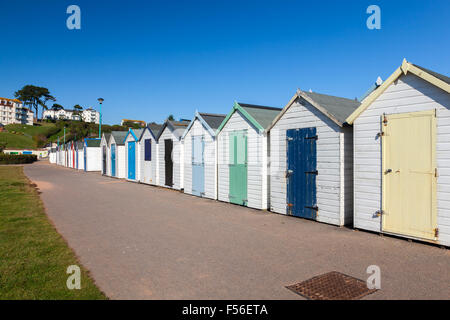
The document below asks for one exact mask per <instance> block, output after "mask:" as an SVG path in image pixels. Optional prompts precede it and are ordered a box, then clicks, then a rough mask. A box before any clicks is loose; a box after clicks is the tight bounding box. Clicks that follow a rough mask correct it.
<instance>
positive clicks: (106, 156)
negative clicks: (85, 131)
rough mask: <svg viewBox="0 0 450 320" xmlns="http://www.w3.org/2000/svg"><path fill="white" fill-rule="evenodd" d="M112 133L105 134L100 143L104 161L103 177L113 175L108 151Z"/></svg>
mask: <svg viewBox="0 0 450 320" xmlns="http://www.w3.org/2000/svg"><path fill="white" fill-rule="evenodd" d="M110 137H111V133H103V134H102V140H101V141H100V150H101V159H102V171H101V172H102V175H106V176H110V175H111V156H110V153H109V149H108V143H109V138H110Z"/></svg>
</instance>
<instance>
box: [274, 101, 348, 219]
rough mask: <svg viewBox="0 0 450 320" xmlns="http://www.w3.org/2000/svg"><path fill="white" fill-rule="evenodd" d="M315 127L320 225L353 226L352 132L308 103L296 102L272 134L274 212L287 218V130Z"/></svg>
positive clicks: (279, 121)
mask: <svg viewBox="0 0 450 320" xmlns="http://www.w3.org/2000/svg"><path fill="white" fill-rule="evenodd" d="M309 127H315V128H316V130H317V135H318V137H319V138H318V140H317V170H318V171H319V174H318V175H317V180H316V188H317V192H316V198H317V206H318V207H319V211H318V216H317V221H320V222H325V223H330V224H335V225H343V224H345V223H351V218H352V214H351V211H350V212H346V209H347V208H348V207H349V206H350V207H351V201H352V199H351V196H349V194H351V193H352V190H351V183H349V181H348V180H349V179H350V177H351V167H350V168H349V167H348V166H346V164H345V160H346V156H345V155H346V153H348V154H349V155H347V158H348V157H349V156H350V155H351V141H352V139H351V136H350V135H351V129H342V128H341V127H339V126H338V125H337V124H335V123H334V122H332V121H331V120H330V119H329V118H328V117H326V116H325V115H324V114H322V113H321V112H320V111H318V110H317V109H315V108H314V107H313V106H311V105H309V104H308V103H307V102H305V101H304V100H299V99H297V101H295V102H294V103H293V105H292V106H291V107H290V108H289V109H288V110H287V111H286V113H285V114H284V115H283V116H282V117H281V118H280V119H279V120H278V122H277V123H276V124H275V126H274V127H273V128H272V129H271V130H270V144H269V145H270V184H269V185H270V208H271V210H272V211H274V212H277V213H282V214H287V209H286V192H287V190H286V189H287V187H286V183H287V181H286V177H285V172H286V161H287V160H286V154H287V150H286V130H288V129H295V128H309Z"/></svg>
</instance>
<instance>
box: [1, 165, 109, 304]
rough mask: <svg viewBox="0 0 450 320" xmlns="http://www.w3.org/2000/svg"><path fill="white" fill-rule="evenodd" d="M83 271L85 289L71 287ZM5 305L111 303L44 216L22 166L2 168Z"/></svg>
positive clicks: (37, 196)
mask: <svg viewBox="0 0 450 320" xmlns="http://www.w3.org/2000/svg"><path fill="white" fill-rule="evenodd" d="M70 265H78V266H80V268H81V289H80V290H76V289H75V290H69V289H68V288H67V286H66V281H67V278H68V277H69V274H67V273H66V270H67V267H68V266H70ZM0 299H106V297H105V295H104V294H103V293H102V292H101V291H100V290H99V289H98V288H97V287H96V286H95V284H94V282H93V280H92V279H91V278H90V277H89V274H88V272H87V271H86V269H84V268H83V267H82V266H81V265H80V263H79V262H78V261H77V258H76V256H75V254H74V253H73V251H72V250H71V249H70V248H69V247H68V245H67V243H66V242H65V240H64V239H63V238H62V237H61V236H60V234H59V233H58V232H57V231H56V230H55V228H54V227H53V225H52V224H51V223H50V221H49V220H48V218H47V215H46V214H45V211H44V207H43V204H42V202H41V200H40V198H39V194H38V191H37V190H36V189H35V188H34V187H33V185H31V183H30V181H29V180H28V179H27V178H26V177H25V175H24V173H23V167H21V166H3V167H0Z"/></svg>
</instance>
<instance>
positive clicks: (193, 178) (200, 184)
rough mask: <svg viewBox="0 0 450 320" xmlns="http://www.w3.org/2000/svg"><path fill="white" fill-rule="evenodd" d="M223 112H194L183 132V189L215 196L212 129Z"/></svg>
mask: <svg viewBox="0 0 450 320" xmlns="http://www.w3.org/2000/svg"><path fill="white" fill-rule="evenodd" d="M225 117H226V115H225V114H213V113H203V112H195V116H194V119H193V120H192V121H191V122H190V124H189V126H188V127H187V129H186V131H185V132H184V134H183V137H182V139H183V142H184V154H185V157H184V192H185V193H188V194H192V195H195V196H199V197H205V198H210V199H217V148H216V130H217V129H218V128H219V126H220V124H221V123H222V121H223V120H224V119H225Z"/></svg>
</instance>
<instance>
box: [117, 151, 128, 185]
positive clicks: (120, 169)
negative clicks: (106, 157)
mask: <svg viewBox="0 0 450 320" xmlns="http://www.w3.org/2000/svg"><path fill="white" fill-rule="evenodd" d="M125 149H126V148H125V146H124V145H122V146H118V145H116V166H117V167H116V175H117V177H118V178H121V179H124V178H125V177H126V172H127V171H126V170H127V169H126V158H125V157H126V155H125Z"/></svg>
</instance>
